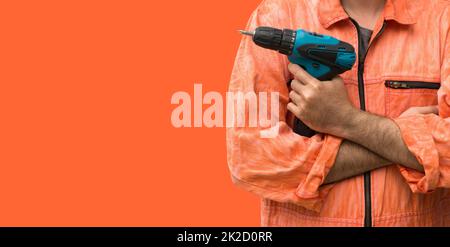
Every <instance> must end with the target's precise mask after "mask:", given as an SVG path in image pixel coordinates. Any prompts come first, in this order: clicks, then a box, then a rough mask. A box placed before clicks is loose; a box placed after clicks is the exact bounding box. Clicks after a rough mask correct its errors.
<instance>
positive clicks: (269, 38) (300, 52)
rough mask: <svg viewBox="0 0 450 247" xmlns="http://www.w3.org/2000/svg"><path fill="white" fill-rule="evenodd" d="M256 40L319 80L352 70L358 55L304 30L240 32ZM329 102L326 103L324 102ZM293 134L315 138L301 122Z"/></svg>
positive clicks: (262, 29)
mask: <svg viewBox="0 0 450 247" xmlns="http://www.w3.org/2000/svg"><path fill="white" fill-rule="evenodd" d="M240 32H241V34H244V35H249V36H252V37H253V41H254V42H255V43H256V44H257V45H258V46H261V47H263V48H267V49H271V50H275V51H278V52H280V53H281V54H284V55H286V56H288V59H289V61H290V62H291V63H294V64H297V65H299V66H301V67H302V68H303V69H304V70H305V71H307V72H308V73H309V74H310V75H312V76H314V77H315V78H317V79H318V80H321V81H326V80H331V79H333V77H335V76H337V75H339V74H342V73H344V72H345V71H347V70H350V69H351V68H352V67H353V65H354V64H355V60H356V54H355V49H354V48H353V46H352V45H350V44H348V43H346V42H343V41H340V40H338V39H336V38H333V37H331V36H327V35H321V34H317V33H312V32H308V31H305V30H302V29H300V30H297V31H294V30H290V29H283V30H281V29H276V28H272V27H258V28H256V30H255V31H242V30H241V31H240ZM324 100H326V99H324ZM294 132H295V133H297V134H299V135H302V136H306V137H311V136H313V135H314V134H315V132H314V131H313V130H311V129H310V128H309V127H308V126H306V125H305V124H304V123H303V122H302V121H300V120H299V119H295V122H294Z"/></svg>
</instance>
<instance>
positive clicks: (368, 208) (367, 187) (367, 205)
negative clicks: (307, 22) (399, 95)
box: [350, 19, 386, 227]
mask: <svg viewBox="0 0 450 247" xmlns="http://www.w3.org/2000/svg"><path fill="white" fill-rule="evenodd" d="M350 20H351V21H352V23H353V25H354V26H355V28H356V32H357V34H358V46H360V45H361V33H360V31H359V24H358V23H357V22H356V21H355V20H353V19H350ZM385 26H386V22H383V26H382V27H381V29H380V31H379V32H378V33H377V34H376V36H375V38H374V39H373V40H372V42H370V43H369V46H368V47H367V50H366V54H365V56H364V58H363V59H362V60H360V58H361V56H360V55H361V54H359V51H358V93H359V104H360V108H361V110H363V111H365V110H366V98H365V92H364V63H365V60H366V57H367V54H368V52H369V49H370V47H371V46H372V43H373V42H374V41H375V40H376V39H377V38H378V37H379V36H380V35H381V34H382V33H383V31H384V29H385ZM358 50H359V48H358ZM371 192H372V188H371V177H370V171H369V172H366V173H364V227H372V198H371Z"/></svg>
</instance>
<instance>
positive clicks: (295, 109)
mask: <svg viewBox="0 0 450 247" xmlns="http://www.w3.org/2000/svg"><path fill="white" fill-rule="evenodd" d="M287 109H288V111H290V112H292V113H293V114H294V115H295V116H296V117H298V115H299V114H300V108H299V107H298V106H296V105H295V104H294V103H292V102H290V103H289V104H288V105H287Z"/></svg>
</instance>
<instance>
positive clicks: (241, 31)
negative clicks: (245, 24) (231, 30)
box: [239, 30, 255, 36]
mask: <svg viewBox="0 0 450 247" xmlns="http://www.w3.org/2000/svg"><path fill="white" fill-rule="evenodd" d="M239 32H240V33H241V34H242V35H248V36H255V32H254V31H253V32H251V31H245V30H239Z"/></svg>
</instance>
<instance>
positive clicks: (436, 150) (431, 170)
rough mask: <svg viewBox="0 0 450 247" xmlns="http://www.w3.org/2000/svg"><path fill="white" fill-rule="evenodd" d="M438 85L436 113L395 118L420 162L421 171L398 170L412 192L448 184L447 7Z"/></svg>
mask: <svg viewBox="0 0 450 247" xmlns="http://www.w3.org/2000/svg"><path fill="white" fill-rule="evenodd" d="M441 18H442V19H441V31H440V34H441V48H440V49H441V54H442V55H441V58H442V62H441V88H440V89H439V91H438V104H439V115H434V114H429V115H415V116H409V117H403V118H399V119H396V120H395V121H396V123H397V125H398V126H399V128H400V130H401V133H402V137H403V141H404V142H405V144H406V145H407V146H408V148H409V150H410V151H411V152H412V153H413V154H414V155H415V157H416V158H417V160H418V161H419V163H420V164H422V165H423V167H424V170H425V173H421V172H418V171H415V170H412V169H408V168H405V167H400V172H401V174H402V175H403V177H404V178H405V179H406V181H407V182H408V184H409V186H410V188H411V189H412V191H413V192H415V193H427V192H432V191H434V190H435V189H437V188H450V37H449V35H450V34H449V23H450V15H449V8H447V10H446V11H444V14H443V15H442V17H441Z"/></svg>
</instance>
